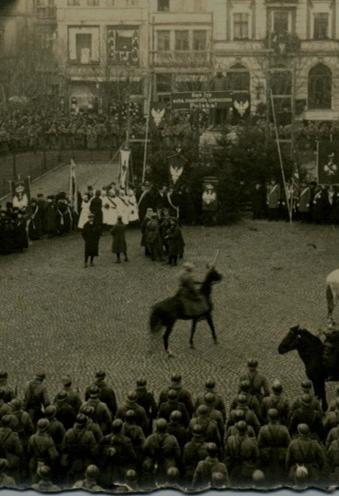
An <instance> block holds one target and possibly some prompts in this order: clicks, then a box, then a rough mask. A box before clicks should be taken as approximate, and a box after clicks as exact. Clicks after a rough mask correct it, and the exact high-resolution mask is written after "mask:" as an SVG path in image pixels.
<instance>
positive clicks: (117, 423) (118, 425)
mask: <svg viewBox="0 0 339 496" xmlns="http://www.w3.org/2000/svg"><path fill="white" fill-rule="evenodd" d="M122 426H123V422H122V420H121V419H115V420H113V422H112V432H113V434H119V432H121V430H122Z"/></svg>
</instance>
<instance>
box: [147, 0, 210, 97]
mask: <svg viewBox="0 0 339 496" xmlns="http://www.w3.org/2000/svg"><path fill="white" fill-rule="evenodd" d="M149 9H150V13H149V17H150V22H149V25H150V47H149V50H150V70H151V72H152V76H153V88H154V91H153V95H154V97H155V99H157V100H159V101H167V100H169V99H170V94H171V93H172V92H178V91H196V90H201V89H204V88H206V87H207V86H208V82H209V79H210V78H211V73H212V72H213V1H209V0H184V1H182V0H151V1H150V2H149Z"/></svg>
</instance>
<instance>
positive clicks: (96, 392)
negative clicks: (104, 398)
mask: <svg viewBox="0 0 339 496" xmlns="http://www.w3.org/2000/svg"><path fill="white" fill-rule="evenodd" d="M89 396H90V397H91V398H97V397H98V396H99V388H98V386H91V387H90V388H89Z"/></svg>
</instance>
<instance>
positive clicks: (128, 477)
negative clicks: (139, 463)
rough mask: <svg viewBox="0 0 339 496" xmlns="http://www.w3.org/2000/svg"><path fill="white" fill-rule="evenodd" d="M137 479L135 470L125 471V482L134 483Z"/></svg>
mask: <svg viewBox="0 0 339 496" xmlns="http://www.w3.org/2000/svg"><path fill="white" fill-rule="evenodd" d="M137 478H138V476H137V473H136V471H135V470H133V469H132V468H130V469H129V470H127V472H126V480H128V481H136V480H137Z"/></svg>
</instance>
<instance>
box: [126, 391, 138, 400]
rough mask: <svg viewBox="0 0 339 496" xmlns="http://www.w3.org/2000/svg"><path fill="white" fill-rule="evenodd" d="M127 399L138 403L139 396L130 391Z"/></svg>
mask: <svg viewBox="0 0 339 496" xmlns="http://www.w3.org/2000/svg"><path fill="white" fill-rule="evenodd" d="M127 399H128V400H129V401H136V400H137V395H136V393H135V391H130V392H129V393H128V395H127Z"/></svg>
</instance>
